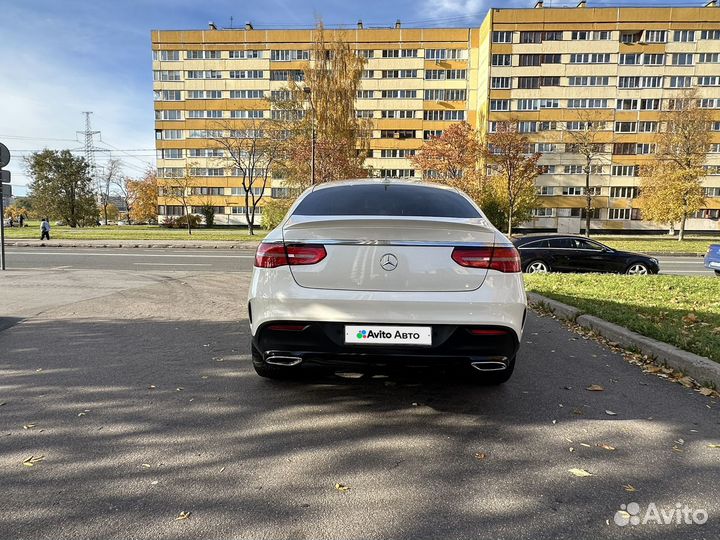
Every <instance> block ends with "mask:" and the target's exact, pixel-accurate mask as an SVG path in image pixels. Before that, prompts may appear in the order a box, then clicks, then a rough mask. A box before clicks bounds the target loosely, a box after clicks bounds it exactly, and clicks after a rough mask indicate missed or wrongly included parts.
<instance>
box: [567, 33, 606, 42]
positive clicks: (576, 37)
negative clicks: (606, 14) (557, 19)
mask: <svg viewBox="0 0 720 540" xmlns="http://www.w3.org/2000/svg"><path fill="white" fill-rule="evenodd" d="M570 39H572V40H573V41H601V40H608V39H610V32H609V31H606V30H599V31H597V30H596V31H592V30H578V31H575V32H571V34H570Z"/></svg>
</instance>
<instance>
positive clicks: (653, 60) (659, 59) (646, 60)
mask: <svg viewBox="0 0 720 540" xmlns="http://www.w3.org/2000/svg"><path fill="white" fill-rule="evenodd" d="M642 63H643V65H645V66H664V65H665V55H664V54H644V55H643V62H642Z"/></svg>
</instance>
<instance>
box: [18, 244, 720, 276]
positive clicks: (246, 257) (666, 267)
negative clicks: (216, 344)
mask: <svg viewBox="0 0 720 540" xmlns="http://www.w3.org/2000/svg"><path fill="white" fill-rule="evenodd" d="M253 258H254V251H252V250H238V249H227V250H223V249H206V248H202V249H198V248H192V249H191V248H167V249H141V248H128V249H125V248H69V247H63V248H38V247H27V248H19V247H12V248H7V267H8V268H16V269H29V268H35V269H46V268H54V269H89V270H173V271H187V270H193V271H203V272H249V271H250V270H252V265H253ZM659 259H660V273H662V274H682V275H690V276H712V275H714V274H713V272H712V271H710V270H708V269H707V268H705V267H704V266H703V262H702V258H700V257H659Z"/></svg>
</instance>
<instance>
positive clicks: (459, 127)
mask: <svg viewBox="0 0 720 540" xmlns="http://www.w3.org/2000/svg"><path fill="white" fill-rule="evenodd" d="M482 156H483V152H482V144H481V142H480V138H479V135H478V133H477V131H475V129H473V127H472V126H471V125H470V124H468V123H467V122H459V123H457V124H452V125H451V126H450V127H448V128H447V129H446V130H445V131H444V132H443V134H442V135H441V136H440V137H435V138H432V139H430V140H429V141H428V142H426V143H425V145H424V146H423V148H422V149H421V150H419V151H418V152H417V153H416V154H415V155H414V156H411V157H410V162H411V163H412V164H413V165H414V166H415V167H416V168H418V169H421V170H422V171H423V176H424V177H425V178H428V179H431V180H433V181H434V182H438V183H442V184H446V185H449V186H452V187H456V188H458V189H462V190H463V191H465V192H467V193H468V194H470V195H471V196H473V195H478V198H477V199H476V200H477V201H478V202H480V197H479V195H480V192H481V191H482V184H483V180H484V175H483V174H481V169H480V166H481V163H480V161H481V158H482ZM473 198H475V197H473Z"/></svg>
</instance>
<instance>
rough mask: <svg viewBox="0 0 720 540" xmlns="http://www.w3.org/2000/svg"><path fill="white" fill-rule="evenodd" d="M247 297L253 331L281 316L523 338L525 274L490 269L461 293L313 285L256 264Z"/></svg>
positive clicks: (284, 270) (284, 269)
mask: <svg viewBox="0 0 720 540" xmlns="http://www.w3.org/2000/svg"><path fill="white" fill-rule="evenodd" d="M254 270H255V271H254V272H253V277H252V281H251V284H250V290H249V296H248V316H249V319H250V328H251V332H252V334H253V336H257V332H258V330H259V329H260V328H262V327H263V325H265V324H267V323H269V322H273V323H277V322H282V321H305V322H324V323H348V324H388V325H424V326H428V325H429V326H432V327H435V326H443V325H450V326H498V327H502V328H509V329H511V330H512V331H513V332H514V333H515V338H516V339H517V341H518V342H519V341H520V339H521V338H522V331H523V325H524V322H525V314H526V308H527V300H526V297H525V287H524V283H523V278H522V274H520V273H501V272H497V271H494V270H490V271H488V273H487V277H486V278H485V281H484V283H483V285H482V287H480V288H478V289H476V290H472V291H460V292H399V291H398V292H393V291H351V290H334V289H312V288H306V287H301V286H299V285H298V284H297V283H296V282H295V281H294V280H293V278H292V276H291V275H290V271H289V269H288V267H287V266H285V267H278V268H261V269H259V268H255V269H254Z"/></svg>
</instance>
